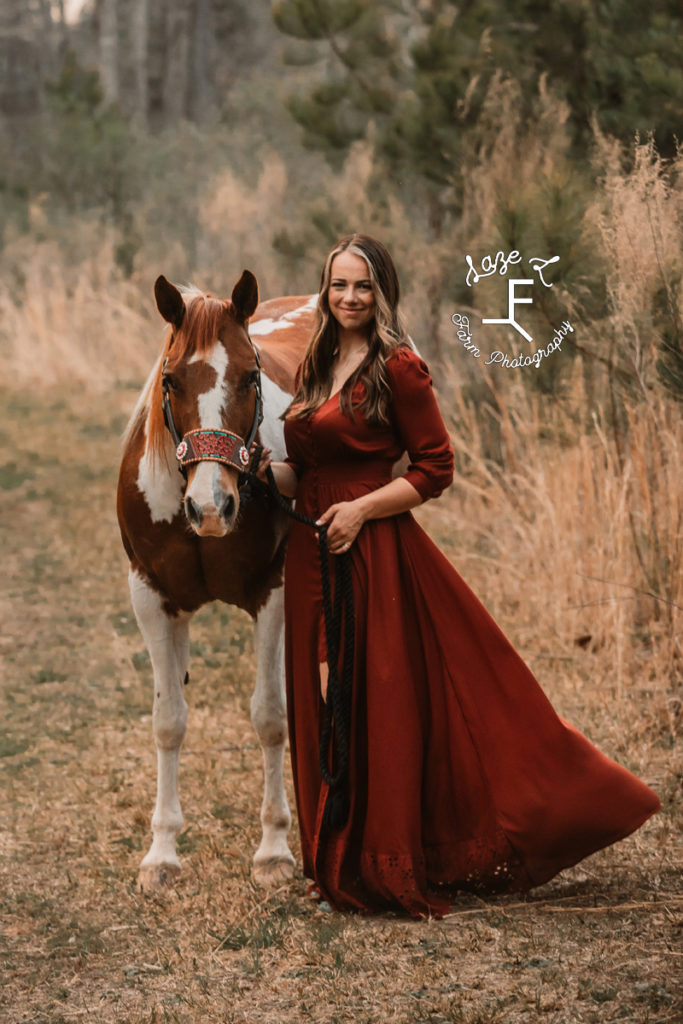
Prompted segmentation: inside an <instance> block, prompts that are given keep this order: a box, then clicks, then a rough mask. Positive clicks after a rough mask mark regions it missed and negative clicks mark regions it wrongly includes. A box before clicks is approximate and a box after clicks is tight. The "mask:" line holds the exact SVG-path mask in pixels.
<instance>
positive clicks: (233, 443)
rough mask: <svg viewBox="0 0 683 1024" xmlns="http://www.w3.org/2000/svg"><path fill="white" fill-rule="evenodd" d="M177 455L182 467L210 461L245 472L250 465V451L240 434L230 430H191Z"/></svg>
mask: <svg viewBox="0 0 683 1024" xmlns="http://www.w3.org/2000/svg"><path fill="white" fill-rule="evenodd" d="M175 455H176V458H177V460H178V462H179V463H180V465H181V466H193V465H194V464H195V463H196V462H202V461H203V460H208V461H211V462H222V463H224V464H225V465H226V466H236V467H237V468H238V469H241V470H242V471H243V472H244V470H245V469H246V468H247V466H248V465H249V449H248V448H247V447H246V446H245V443H244V441H243V439H242V438H241V437H240V436H239V434H233V433H231V432H230V431H229V430H189V431H188V432H187V434H185V435H184V437H183V439H182V441H181V442H180V443H179V445H178V447H177V448H176V451H175Z"/></svg>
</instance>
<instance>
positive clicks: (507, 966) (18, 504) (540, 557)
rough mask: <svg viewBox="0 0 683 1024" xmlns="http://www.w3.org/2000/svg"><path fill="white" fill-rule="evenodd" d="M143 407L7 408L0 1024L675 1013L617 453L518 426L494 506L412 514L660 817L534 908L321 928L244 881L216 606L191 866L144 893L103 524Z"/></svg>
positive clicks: (662, 709) (474, 499)
mask: <svg viewBox="0 0 683 1024" xmlns="http://www.w3.org/2000/svg"><path fill="white" fill-rule="evenodd" d="M134 399H135V392H134V391H133V390H132V389H131V388H130V387H126V386H125V385H121V386H119V387H118V388H116V389H114V390H111V391H108V392H107V391H104V392H100V393H99V394H95V395H93V394H91V393H88V392H87V391H83V390H82V389H81V388H80V387H73V386H72V387H66V386H64V385H62V386H60V387H55V388H54V389H53V390H52V391H50V392H45V391H35V390H32V389H31V390H29V389H21V388H16V387H15V388H11V389H8V388H5V390H4V393H3V394H2V403H3V409H4V411H5V414H4V416H3V420H2V424H1V425H0V431H1V434H2V447H3V453H2V467H1V468H0V483H1V485H2V517H1V520H0V523H1V529H2V536H1V540H2V551H3V577H4V578H3V588H2V603H1V606H0V610H1V616H2V630H1V634H2V636H1V643H2V663H3V672H2V712H1V719H0V799H1V801H2V803H1V807H2V810H1V815H2V817H1V832H0V1020H2V1021H3V1022H4V1024H20V1022H21V1024H66V1022H69V1024H71V1022H76V1021H82V1020H88V1021H98V1022H99V1021H102V1022H106V1024H119V1022H120V1024H124V1022H125V1024H159V1022H166V1021H169V1022H171V1021H172V1022H177V1024H200V1022H216V1024H219V1022H220V1024H232V1022H235V1024H236V1022H240V1024H241V1022H248V1024H256V1022H260V1021H268V1022H273V1024H276V1022H295V1021H308V1020H311V1021H316V1022H321V1024H323V1022H324V1024H328V1022H329V1024H332V1022H336V1024H342V1022H347V1021H353V1022H355V1024H366V1022H367V1024H369V1022H373V1024H374V1022H380V1021H381V1022H384V1021H387V1022H396V1024H446V1022H462V1024H517V1022H531V1021H543V1022H547V1024H574V1022H595V1024H603V1022H611V1021H619V1022H631V1024H667V1022H674V1021H680V1020H681V1019H682V1015H683V1001H682V1000H681V994H680V980H681V974H682V970H681V966H682V961H683V949H682V946H681V943H680V937H681V920H682V917H681V914H682V911H683V887H682V886H681V876H680V848H679V851H678V858H679V859H678V861H677V860H676V837H677V834H680V833H679V831H677V830H680V820H681V810H680V778H681V765H680V753H679V751H678V749H677V746H676V722H677V721H680V676H681V660H680V650H679V651H678V653H676V648H677V644H678V639H677V637H678V635H680V630H679V629H678V620H675V619H672V615H673V616H675V615H676V614H677V612H676V610H675V609H673V608H671V607H670V606H669V605H662V604H661V602H660V603H659V605H658V606H657V607H659V608H661V609H664V611H657V608H656V606H655V602H653V601H652V600H650V599H649V598H647V599H646V598H643V597H642V596H641V597H638V596H637V595H634V594H633V593H631V592H630V591H622V590H617V589H615V588H614V587H612V588H610V587H607V586H605V585H604V584H602V583H599V582H598V583H595V582H594V581H592V580H591V577H600V578H603V579H604V578H609V579H610V580H616V581H628V580H629V579H633V578H634V576H633V574H631V568H632V566H631V564H630V563H629V562H628V560H627V556H626V553H625V551H624V550H623V547H624V545H623V543H622V542H623V537H624V531H622V530H620V527H619V523H620V522H621V520H620V518H619V516H620V509H621V511H622V512H623V507H624V500H623V499H624V493H623V489H622V491H621V492H620V491H619V488H618V486H617V485H616V482H615V481H616V480H617V475H616V474H615V473H611V470H610V465H609V452H608V445H606V447H605V448H604V450H603V451H602V453H601V454H600V451H599V445H598V448H597V449H596V451H597V455H596V454H595V452H592V453H591V451H589V450H588V448H586V446H585V445H583V442H581V443H579V444H578V446H577V447H576V448H571V449H567V450H566V451H565V452H564V453H563V454H562V458H560V457H559V456H558V452H557V451H553V450H551V449H550V447H549V446H548V445H547V444H546V446H545V447H542V446H541V447H539V448H538V450H536V449H533V447H532V446H531V437H532V431H531V429H530V431H529V435H528V438H527V440H528V444H527V445H526V446H525V445H524V444H523V443H522V442H520V443H519V444H518V445H517V451H518V452H519V451H525V452H527V453H528V455H529V459H528V461H527V463H526V464H524V465H519V464H518V465H517V466H516V467H515V472H514V474H513V475H514V479H515V481H516V484H515V487H514V488H511V489H510V491H509V493H507V497H506V492H505V488H504V487H503V485H502V483H501V481H500V480H495V479H489V480H488V481H487V480H485V479H484V477H483V476H482V477H481V479H479V481H478V482H477V478H476V472H475V473H474V476H472V478H471V482H470V484H469V485H468V486H462V487H459V486H457V485H456V486H455V487H454V488H452V489H451V491H450V492H449V494H448V495H446V496H444V497H443V499H441V500H440V501H439V502H438V503H433V505H432V506H431V507H425V508H423V509H420V510H419V512H418V515H419V517H420V519H421V521H422V522H423V523H424V524H425V526H426V527H427V529H429V530H430V532H431V533H432V535H433V536H434V537H435V539H436V540H437V542H438V543H440V544H441V545H442V546H443V548H444V549H445V550H446V551H447V553H448V554H449V556H450V557H451V558H452V559H453V561H454V564H456V566H457V567H458V568H459V570H460V571H461V572H462V573H463V575H464V576H465V578H466V579H467V580H468V581H469V582H470V583H471V585H472V586H473V587H474V589H475V590H476V591H477V592H478V593H479V594H480V596H481V597H482V599H483V600H484V601H485V603H486V604H487V606H488V607H489V608H490V610H491V611H492V613H493V614H494V615H495V616H496V618H497V619H498V621H499V622H500V623H501V625H502V627H503V628H504V630H505V631H506V632H507V633H508V635H509V636H510V637H511V639H512V640H513V641H514V642H515V644H516V645H517V647H518V649H519V650H520V652H521V653H522V655H523V656H524V657H525V659H526V660H527V661H528V663H529V664H530V666H531V667H532V669H533V670H534V672H535V673H536V675H537V676H538V678H539V679H540V681H541V682H542V684H543V686H544V688H545V690H546V692H547V693H548V695H549V696H550V697H551V699H552V700H553V702H554V704H555V706H556V707H557V709H558V711H560V713H562V714H563V715H564V716H565V717H566V718H568V719H569V720H571V721H572V722H573V723H574V724H575V725H577V726H578V727H579V728H580V729H582V730H583V731H584V732H586V734H587V735H588V736H589V737H590V738H591V739H592V740H593V741H594V742H596V743H597V744H598V745H599V746H601V748H602V749H604V750H605V751H606V752H607V753H609V754H610V755H611V756H613V757H615V758H616V759H617V760H619V761H621V762H622V763H624V764H625V765H626V766H627V767H629V768H631V769H632V770H634V771H636V772H637V773H638V774H639V775H641V776H642V777H643V778H644V779H645V780H646V781H648V782H649V783H650V784H652V785H653V786H654V787H655V788H656V789H657V791H658V792H659V794H660V796H661V798H662V803H663V810H662V812H661V814H659V815H658V816H657V817H656V818H655V819H653V820H651V821H650V822H648V823H647V824H646V826H645V827H644V828H643V829H642V830H641V831H640V832H639V833H638V834H636V835H635V836H633V837H631V838H629V839H628V840H626V841H624V842H622V843H620V844H618V845H617V846H615V847H612V848H610V849H608V850H606V851H603V852H601V853H599V854H596V855H595V856H593V857H591V858H589V859H588V860H587V861H585V862H584V863H583V864H581V865H579V866H578V867H576V868H574V869H573V870H571V871H567V872H565V873H563V874H562V875H561V876H560V877H559V878H557V879H556V880H554V881H553V882H551V883H549V884H547V885H545V886H543V887H542V888H539V889H537V890H536V891H534V892H532V893H531V894H528V895H527V896H524V897H515V896H508V897H499V898H494V899H490V900H482V899H479V898H475V897H473V896H469V895H463V896H462V897H461V898H460V899H459V900H458V901H457V902H456V904H455V905H454V907H453V913H452V914H451V915H450V916H449V917H447V918H446V919H445V920H443V921H438V922H437V921H423V922H420V921H411V920H406V919H403V918H400V917H397V916H391V915H385V916H382V917H377V918H374V919H362V918H359V917H355V916H350V915H341V914H335V913H324V912H322V911H320V910H318V909H317V908H316V907H315V906H314V905H313V904H312V903H311V902H310V901H309V900H307V898H306V897H305V890H306V883H305V881H304V879H303V878H302V877H301V876H300V875H298V876H297V877H296V878H295V879H294V881H293V882H292V883H291V884H287V885H283V886H282V887H281V888H279V889H277V890H276V891H271V892H265V891H262V890H260V889H257V888H256V887H255V886H254V885H253V883H252V881H251V879H250V858H251V855H252V853H253V851H254V849H255V846H256V844H257V836H258V832H259V821H258V809H259V805H260V793H261V760H260V751H259V748H258V745H257V742H256V738H255V734H254V732H253V731H252V729H251V726H250V723H249V717H248V701H249V696H250V686H251V679H252V677H253V667H254V666H253V654H252V645H251V628H250V622H249V620H248V618H247V617H246V616H244V615H242V614H241V613H237V612H235V610H233V609H228V608H225V607H219V606H215V607H211V608H207V609H205V610H203V611H202V612H201V613H200V614H199V615H198V616H197V619H196V622H195V625H194V629H193V633H192V662H191V668H190V674H191V682H190V685H189V692H188V700H189V702H190V721H189V728H188V735H187V740H186V743H185V746H184V749H183V755H182V774H181V795H182V799H183V807H184V812H185V817H186V824H185V827H184V830H183V832H182V834H181V837H180V849H181V855H182V858H183V863H184V871H183V874H182V876H181V877H180V879H179V880H178V882H177V883H176V885H175V886H174V887H173V888H171V889H169V890H168V891H165V892H162V893H160V894H158V895H152V896H142V895H139V894H138V893H137V891H136V888H135V875H136V869H137V865H138V862H139V860H140V858H141V856H142V854H143V852H144V850H145V847H146V844H147V842H148V829H149V819H150V816H151V811H152V804H153V795H154V775H155V756H154V751H153V742H152V733H151V674H150V667H149V661H148V657H147V655H146V653H145V650H144V647H143V644H142V640H141V637H140V635H139V633H138V631H137V627H136V624H135V621H134V619H133V617H132V612H131V609H130V606H129V602H128V594H127V587H126V564H125V559H124V555H123V552H122V549H121V547H120V542H119V537H118V531H117V527H116V521H115V512H114V493H115V480H116V472H117V462H118V446H119V436H120V434H121V431H122V429H123V427H124V425H125V422H126V419H127V416H128V414H129V412H130V410H131V408H132V405H133V403H134ZM471 426H472V430H474V429H475V426H476V425H475V424H474V423H472V424H471ZM532 426H533V424H532ZM660 433H661V432H660ZM658 436H660V435H658ZM661 436H662V437H664V435H663V434H661ZM672 436H673V434H672ZM475 440H476V438H473V436H472V434H471V433H470V436H469V437H468V439H467V442H466V441H465V439H460V441H459V442H458V443H459V444H460V446H461V448H464V447H466V446H467V444H469V446H470V447H471V448H472V447H475V444H474V442H475ZM523 440H524V439H523V438H522V441H523ZM539 444H540V442H539ZM593 457H595V458H598V457H599V458H600V459H602V463H601V465H602V466H603V469H604V473H603V475H602V476H601V477H600V480H599V481H598V482H596V481H595V480H594V479H593V478H592V477H591V473H590V465H591V463H590V459H591V458H593ZM636 468H637V465H636ZM474 469H475V470H476V467H474ZM482 472H483V470H482ZM581 474H583V476H582V475H581ZM669 477H670V474H669V473H667V474H666V481H667V482H665V481H664V480H662V483H661V486H662V487H665V486H672V487H673V483H671V482H670V481H669ZM679 478H680V470H679V473H678V476H677V477H676V479H679ZM591 481H592V482H591ZM570 484H571V486H572V487H573V490H570ZM577 488H578V493H580V496H581V500H582V501H583V502H584V504H583V505H582V506H581V507H578V506H577V507H575V504H574V502H573V499H572V498H570V494H572V495H575V494H576V493H577ZM513 494H514V501H516V503H517V504H516V512H515V506H514V505H511V504H510V502H512V501H513V497H511V495H513ZM620 494H621V498H620ZM672 495H673V492H672ZM532 497H533V502H532ZM659 497H660V498H662V495H661V494H660V495H659ZM670 500H671V501H673V500H674V498H673V496H671V498H670ZM506 502H508V504H506ZM534 502H535V504H534ZM620 502H621V503H620ZM667 507H669V506H667ZM601 509H602V510H603V512H604V514H603V515H602V516H600V515H599V512H600V510H601ZM525 516H526V517H531V520H532V521H533V522H532V523H529V521H528V518H527V520H526V521H525ZM582 522H583V523H585V524H586V525H585V529H584V530H583V533H582V535H581V536H582V538H583V539H580V538H578V537H577V535H576V533H575V532H574V531H575V530H576V529H578V528H579V524H580V523H582ZM660 525H661V528H662V530H664V524H660ZM532 534H533V536H532ZM620 537H621V542H620V540H619V538H620ZM620 543H622V547H621V548H620ZM622 558H623V561H622ZM676 596H678V595H676ZM671 600H674V598H671ZM634 601H636V603H637V602H638V601H640V602H641V606H640V611H639V613H638V615H636V614H635V611H634ZM680 603H683V602H680ZM636 621H637V622H638V623H639V625H638V627H637V628H636V626H634V622H636ZM579 634H586V635H590V636H591V637H592V639H591V640H590V641H586V642H585V643H584V644H583V646H580V645H579V644H578V643H577V642H576V641H577V639H578V637H579ZM667 638H668V640H667ZM290 799H291V792H290ZM293 843H294V847H293V848H294V849H295V850H296V829H295V828H294V830H293ZM297 852H298V851H297Z"/></svg>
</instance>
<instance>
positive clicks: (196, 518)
mask: <svg viewBox="0 0 683 1024" xmlns="http://www.w3.org/2000/svg"><path fill="white" fill-rule="evenodd" d="M185 515H186V516H187V518H188V519H189V521H190V524H191V525H192V526H194V527H195V528H196V529H199V527H200V526H201V525H202V518H203V513H202V510H201V508H200V506H199V505H198V504H197V502H196V501H194V500H193V499H192V498H185Z"/></svg>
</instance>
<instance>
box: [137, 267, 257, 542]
mask: <svg viewBox="0 0 683 1024" xmlns="http://www.w3.org/2000/svg"><path fill="white" fill-rule="evenodd" d="M154 294H155V297H156V302H157V307H158V309H159V312H160V313H161V315H162V316H163V318H164V320H166V321H167V322H168V323H169V324H170V325H171V335H170V338H169V341H168V344H167V347H166V352H165V359H164V361H163V365H162V368H161V381H160V386H161V392H162V394H163V395H164V396H165V397H166V403H167V414H168V419H169V421H170V424H171V425H172V426H171V429H172V430H175V431H176V432H177V435H178V439H181V443H180V446H179V451H178V458H179V460H180V462H181V465H182V464H183V462H184V470H185V472H186V475H187V486H186V488H185V497H184V502H185V514H186V516H187V519H188V521H189V523H190V525H191V527H192V529H193V530H194V532H195V533H196V534H198V535H199V536H200V537H223V536H225V534H226V533H229V532H230V530H231V529H232V528H233V526H234V524H235V519H236V516H237V512H238V509H239V492H238V482H239V474H240V469H244V468H245V451H244V443H245V442H246V441H248V437H249V434H250V432H251V430H252V427H253V426H254V423H255V418H256V415H257V407H256V402H257V389H258V382H259V367H258V363H257V357H256V353H255V351H254V347H253V345H252V344H251V341H250V340H249V337H248V335H247V329H246V324H247V321H248V319H249V317H250V316H251V315H252V313H253V312H254V310H255V309H256V306H257V304H258V285H257V283H256V278H255V277H254V275H253V274H251V273H250V272H249V271H248V270H245V271H244V272H243V273H242V276H241V277H240V279H239V281H238V282H237V284H236V285H235V287H234V288H233V291H232V296H231V298H230V300H229V301H221V300H219V299H214V298H212V297H211V296H209V295H204V294H202V293H201V292H192V291H188V292H185V293H183V292H181V291H179V290H178V288H176V287H175V286H174V285H172V284H171V283H170V282H169V281H167V280H166V278H165V277H159V278H158V279H157V281H156V284H155V286H154ZM188 435H189V436H188Z"/></svg>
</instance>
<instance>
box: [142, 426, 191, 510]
mask: <svg viewBox="0 0 683 1024" xmlns="http://www.w3.org/2000/svg"><path fill="white" fill-rule="evenodd" d="M164 455H165V458H164V457H163V456H162V457H161V458H157V457H156V456H155V455H153V454H152V452H150V450H149V445H148V442H147V423H145V450H144V452H143V454H142V458H141V459H140V464H139V466H138V479H137V485H138V490H139V491H140V493H141V494H142V496H143V498H144V499H145V502H146V504H147V508H148V509H149V514H150V517H151V519H152V522H153V523H160V522H168V523H170V522H171V521H172V520H173V518H174V516H176V515H177V514H178V512H179V511H180V507H181V504H182V500H183V481H182V477H181V475H180V473H178V472H177V471H176V459H175V451H174V448H173V442H172V441H171V438H170V435H169V437H168V438H167V439H166V444H165V449H164ZM169 467H171V471H170V472H169Z"/></svg>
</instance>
